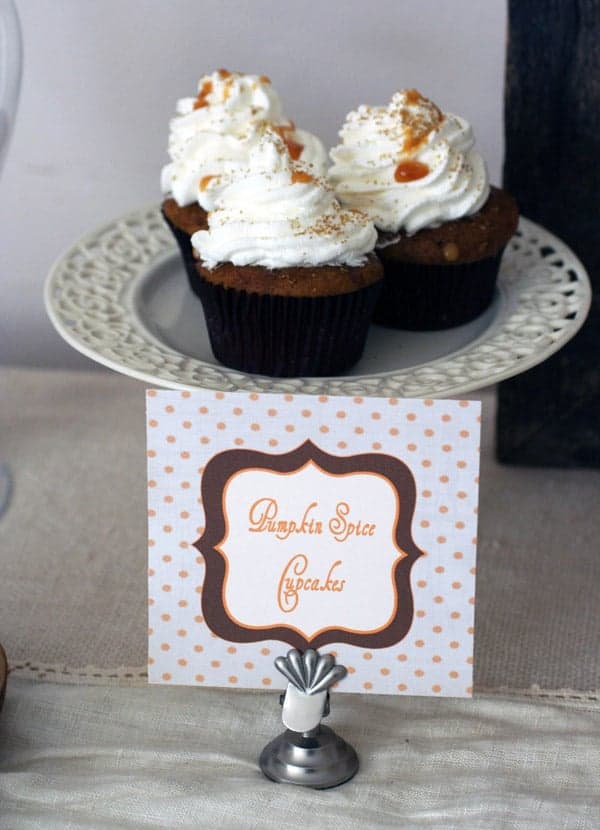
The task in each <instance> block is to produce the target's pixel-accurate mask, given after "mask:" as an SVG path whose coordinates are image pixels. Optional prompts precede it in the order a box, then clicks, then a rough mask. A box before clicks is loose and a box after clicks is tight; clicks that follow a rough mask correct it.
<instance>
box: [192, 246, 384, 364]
mask: <svg viewBox="0 0 600 830" xmlns="http://www.w3.org/2000/svg"><path fill="white" fill-rule="evenodd" d="M223 268H224V266H220V269H223ZM325 268H326V269H328V270H329V271H332V270H333V271H338V272H341V273H340V274H339V277H340V278H341V279H342V280H345V282H346V283H347V282H348V278H349V274H350V273H351V272H362V276H363V279H362V280H359V279H357V276H358V275H357V274H355V273H351V278H352V279H353V280H354V281H355V282H357V283H358V284H357V286H356V288H355V290H350V291H348V290H346V291H344V292H343V293H336V294H329V295H321V296H316V295H313V296H310V295H309V288H310V286H309V285H302V283H303V282H307V283H310V282H311V280H310V278H309V275H308V274H306V275H302V274H300V275H298V272H302V271H309V270H310V269H303V268H294V269H285V270H284V269H281V272H278V271H269V270H268V269H258V268H252V267H249V268H248V269H245V268H234V266H228V270H226V271H225V273H224V274H220V273H218V272H219V271H220V269H215V271H207V270H206V269H204V268H203V267H202V265H201V264H198V263H197V264H196V284H195V291H196V293H197V294H198V296H199V297H200V299H201V300H202V305H203V307H204V314H205V317H206V325H207V328H208V333H209V337H210V343H211V346H212V350H213V353H214V355H215V357H216V358H217V360H219V361H220V362H221V363H223V364H224V365H225V366H229V367H230V368H233V369H238V370H240V371H243V372H251V373H254V374H260V375H269V376H270V377H323V376H328V375H339V374H341V373H343V372H345V371H347V370H348V369H350V368H351V367H352V366H353V365H354V364H355V363H357V362H358V360H359V359H360V357H361V355H362V353H363V350H364V346H365V341H366V338H367V332H368V328H369V323H370V320H371V316H372V313H373V309H374V307H375V303H376V301H377V297H378V295H379V291H380V288H381V275H382V270H381V266H380V265H379V263H378V262H377V261H376V258H375V257H372V258H369V263H368V265H366V266H363V267H362V268H346V267H344V266H339V267H337V268H336V267H335V266H325ZM246 270H248V271H250V272H251V274H253V275H254V277H255V279H254V280H253V279H252V278H251V277H250V278H249V279H248V280H247V282H248V283H249V287H252V286H253V285H254V286H256V287H259V288H264V287H265V286H266V285H270V287H271V289H272V290H273V289H279V290H280V291H282V292H286V293H279V294H278V293H259V292H258V291H252V290H249V291H247V290H245V289H241V288H239V287H235V285H234V284H232V283H236V282H237V281H238V279H240V278H241V279H243V277H244V272H245V271H246ZM260 272H263V273H260ZM313 273H314V272H313ZM298 276H299V278H298V279H296V280H295V279H294V278H295V277H298ZM304 276H306V279H303V277H304ZM215 277H217V279H218V280H219V281H217V280H216V279H215ZM228 277H229V279H228ZM325 278H326V275H325ZM333 282H334V284H335V277H334V279H333ZM228 283H229V284H228ZM303 288H304V289H305V296H302V295H301V294H300V292H301V291H302V289H303Z"/></svg>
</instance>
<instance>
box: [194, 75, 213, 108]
mask: <svg viewBox="0 0 600 830" xmlns="http://www.w3.org/2000/svg"><path fill="white" fill-rule="evenodd" d="M212 91H213V85H212V81H204V83H203V84H202V87H201V88H200V92H199V93H198V95H197V97H196V100H195V101H194V109H195V110H199V109H202V107H207V106H208V100H207V99H208V96H209V95H210V93H211V92H212Z"/></svg>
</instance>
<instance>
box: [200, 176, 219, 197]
mask: <svg viewBox="0 0 600 830" xmlns="http://www.w3.org/2000/svg"><path fill="white" fill-rule="evenodd" d="M216 178H217V177H216V175H214V174H213V175H210V176H202V178H201V179H200V191H201V192H202V193H204V191H205V190H206V188H207V187H208V183H209V182H211V181H212V180H213V179H216Z"/></svg>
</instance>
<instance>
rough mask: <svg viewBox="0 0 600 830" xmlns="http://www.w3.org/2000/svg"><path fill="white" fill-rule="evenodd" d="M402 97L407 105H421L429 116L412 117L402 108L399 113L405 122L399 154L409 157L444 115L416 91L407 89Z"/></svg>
mask: <svg viewBox="0 0 600 830" xmlns="http://www.w3.org/2000/svg"><path fill="white" fill-rule="evenodd" d="M404 95H405V98H406V103H407V104H409V105H410V104H421V105H422V106H423V107H424V108H425V110H426V111H427V112H428V116H429V117H427V115H426V116H419V115H413V114H412V113H409V112H408V111H407V110H406V109H405V108H404V107H403V108H402V110H401V112H400V116H401V117H402V118H403V119H404V120H405V121H406V138H405V139H404V143H403V144H402V148H401V153H402V154H403V155H411V154H413V153H414V152H415V151H416V150H417V149H418V148H419V147H420V146H421V144H422V143H423V142H424V141H425V139H426V138H427V136H428V135H429V133H430V132H431V131H432V130H434V129H436V127H438V126H439V125H440V123H441V122H442V121H443V118H444V115H443V113H442V111H441V110H440V109H439V108H438V107H436V105H435V104H434V103H433V102H432V101H429V100H428V99H427V98H424V97H423V96H422V95H421V93H420V92H419V91H418V90H416V89H407V90H406V92H405V93H404ZM424 175H426V174H424ZM418 178H421V177H420V176H419V177H418Z"/></svg>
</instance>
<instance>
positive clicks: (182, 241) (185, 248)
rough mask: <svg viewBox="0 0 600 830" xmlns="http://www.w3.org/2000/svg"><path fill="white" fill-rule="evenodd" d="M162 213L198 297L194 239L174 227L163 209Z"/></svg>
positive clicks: (191, 286) (191, 285)
mask: <svg viewBox="0 0 600 830" xmlns="http://www.w3.org/2000/svg"><path fill="white" fill-rule="evenodd" d="M161 213H162V215H163V219H164V220H165V222H166V223H167V225H168V226H169V230H170V231H171V233H172V234H173V236H174V237H175V241H176V242H177V247H178V248H179V252H180V254H181V258H182V260H183V264H184V266H185V272H186V274H187V278H188V282H189V284H190V288H191V289H192V291H193V292H194V294H196V295H197V296H198V297H199V296H200V295H199V294H198V285H197V283H198V275H197V272H196V262H197V260H196V258H195V256H194V249H193V248H192V242H191V240H192V237H191V236H190V234H189V233H186V232H185V231H182V230H181V228H178V227H177V226H176V225H174V224H173V223H172V222H171V220H170V219H169V218H168V217H167V216H166V215H165V212H164V210H162V208H161Z"/></svg>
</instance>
